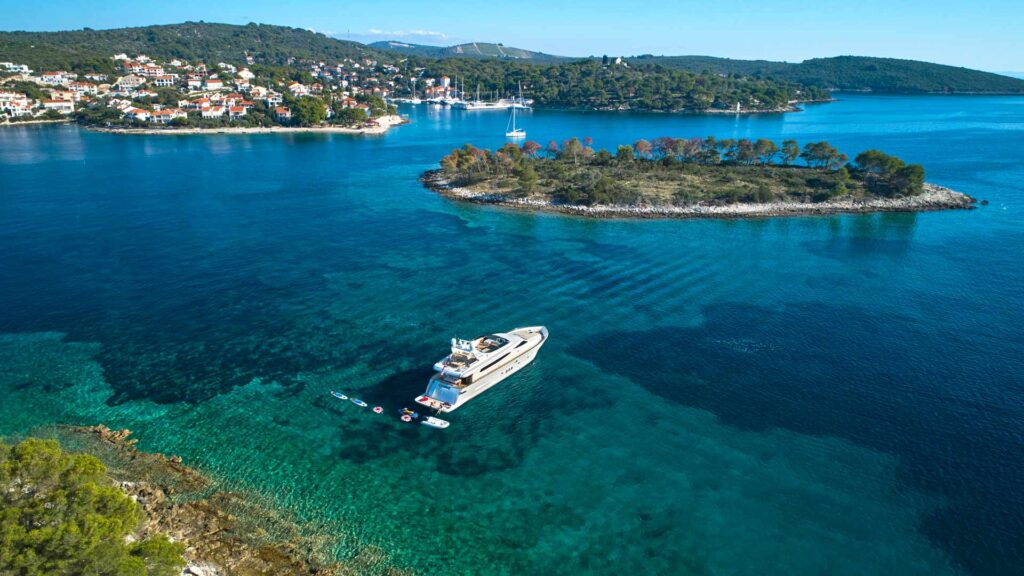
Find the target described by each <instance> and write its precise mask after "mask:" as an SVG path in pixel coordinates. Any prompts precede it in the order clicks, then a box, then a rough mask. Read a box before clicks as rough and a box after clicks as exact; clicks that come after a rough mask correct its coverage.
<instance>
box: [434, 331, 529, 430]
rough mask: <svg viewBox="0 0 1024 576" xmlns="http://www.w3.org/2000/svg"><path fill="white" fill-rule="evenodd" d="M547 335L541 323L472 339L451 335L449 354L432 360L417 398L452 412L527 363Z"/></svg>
mask: <svg viewBox="0 0 1024 576" xmlns="http://www.w3.org/2000/svg"><path fill="white" fill-rule="evenodd" d="M547 339H548V329H547V328H545V327H544V326H530V327H528V328H516V329H515V330H512V331H510V332H499V333H496V334H489V335H487V336H481V337H480V338H477V339H475V340H458V339H455V338H453V339H452V350H451V354H449V355H448V356H445V357H444V359H442V360H440V361H439V362H438V363H437V364H434V370H436V371H437V374H434V375H433V376H432V377H431V378H430V382H428V383H427V391H426V392H424V393H423V394H422V395H420V396H419V397H417V398H416V402H417V403H419V404H422V405H424V406H426V407H428V408H433V409H435V410H438V411H440V412H451V411H452V410H455V409H456V408H458V407H459V406H462V405H463V404H465V403H466V402H469V401H470V400H472V399H473V398H475V397H477V396H479V395H480V394H481V393H483V392H484V391H486V390H488V389H490V388H491V387H492V386H494V385H495V384H497V383H498V382H501V381H502V380H504V379H505V378H508V377H509V376H511V375H512V374H515V373H516V372H518V371H519V370H520V369H522V368H523V367H524V366H526V365H527V364H529V363H530V362H531V361H532V360H533V359H534V357H536V356H537V351H538V350H540V347H541V346H543V345H544V342H546V341H547Z"/></svg>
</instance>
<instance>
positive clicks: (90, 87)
mask: <svg viewBox="0 0 1024 576" xmlns="http://www.w3.org/2000/svg"><path fill="white" fill-rule="evenodd" d="M69 88H71V91H72V92H74V93H75V94H79V95H81V94H95V93H96V85H95V84H93V83H91V82H72V83H71V85H70V86H69Z"/></svg>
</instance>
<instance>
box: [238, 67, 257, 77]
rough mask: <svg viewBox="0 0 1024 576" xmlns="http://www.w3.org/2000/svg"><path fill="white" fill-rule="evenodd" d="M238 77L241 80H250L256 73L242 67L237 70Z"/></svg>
mask: <svg viewBox="0 0 1024 576" xmlns="http://www.w3.org/2000/svg"><path fill="white" fill-rule="evenodd" d="M238 77H239V78H242V79H243V80H252V79H253V78H255V77H256V75H255V74H253V73H252V72H250V71H249V69H248V68H242V69H241V70H239V71H238Z"/></svg>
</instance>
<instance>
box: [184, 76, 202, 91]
mask: <svg viewBox="0 0 1024 576" xmlns="http://www.w3.org/2000/svg"><path fill="white" fill-rule="evenodd" d="M202 87H203V79H202V78H201V77H199V76H189V77H188V89H189V90H199V89H200V88H202Z"/></svg>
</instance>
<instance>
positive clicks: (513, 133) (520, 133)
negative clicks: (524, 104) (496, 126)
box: [505, 83, 526, 138]
mask: <svg viewBox="0 0 1024 576" xmlns="http://www.w3.org/2000/svg"><path fill="white" fill-rule="evenodd" d="M522 99H523V85H522V83H520V84H519V100H520V101H522ZM516 108H517V106H514V105H513V106H512V115H511V116H510V117H509V119H508V126H506V127H505V137H506V138H526V130H523V129H522V128H518V127H517V126H516Z"/></svg>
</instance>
